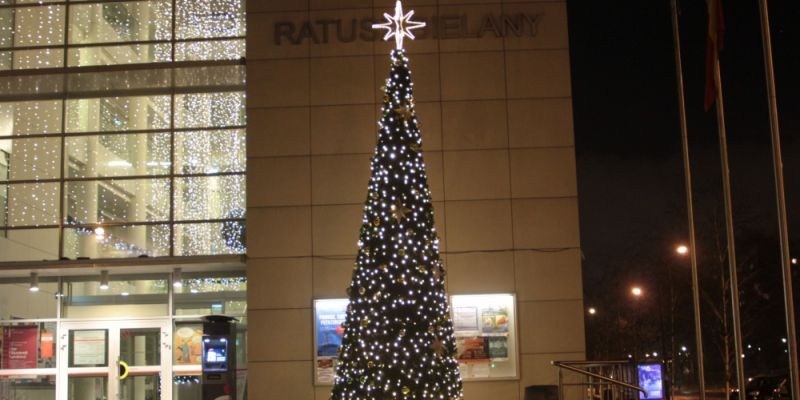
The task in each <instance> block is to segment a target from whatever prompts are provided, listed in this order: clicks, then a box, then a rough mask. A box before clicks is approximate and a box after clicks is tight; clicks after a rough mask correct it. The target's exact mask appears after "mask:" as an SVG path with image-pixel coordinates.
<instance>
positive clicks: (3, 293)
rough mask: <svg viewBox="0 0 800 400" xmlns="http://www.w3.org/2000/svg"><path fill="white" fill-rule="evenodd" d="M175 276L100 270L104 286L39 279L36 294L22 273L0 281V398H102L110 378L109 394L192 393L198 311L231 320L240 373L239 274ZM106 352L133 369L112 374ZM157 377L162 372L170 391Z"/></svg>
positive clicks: (195, 392) (243, 320) (243, 296)
mask: <svg viewBox="0 0 800 400" xmlns="http://www.w3.org/2000/svg"><path fill="white" fill-rule="evenodd" d="M176 279H178V278H177V276H173V275H171V274H169V273H154V274H145V275H139V274H137V275H122V274H120V275H110V276H109V279H108V282H107V287H105V286H102V285H101V279H100V276H99V275H91V276H69V277H42V278H41V279H40V280H39V281H38V289H39V290H38V291H36V292H33V291H31V290H30V289H29V288H30V285H31V283H30V281H29V280H28V279H27V278H22V279H20V278H16V279H12V278H9V279H0V345H3V346H0V347H3V349H5V350H3V351H1V352H0V398H3V399H5V398H9V399H27V398H33V399H42V400H45V399H51V400H55V399H58V398H68V399H84V398H92V399H94V398H105V396H106V394H107V393H109V385H110V382H112V381H113V382H114V384H113V385H111V389H112V390H111V392H114V393H117V394H119V396H120V397H119V398H132V399H133V398H148V399H159V398H161V399H163V398H172V399H176V400H180V399H197V398H199V396H200V373H201V366H200V361H201V354H200V346H201V344H200V342H201V338H202V336H203V333H204V332H203V322H202V317H203V316H205V315H209V314H216V315H226V316H230V317H233V318H235V319H236V321H237V323H236V335H235V338H236V360H237V369H238V370H239V371H240V373H241V374H243V375H242V376H243V377H244V376H246V369H247V317H246V309H247V278H246V276H245V275H244V272H243V271H239V270H226V271H210V272H184V273H183V274H182V276H181V277H180V278H179V280H176ZM104 287H105V288H104ZM95 344H96V345H95ZM64 348H67V350H66V351H65V350H64ZM11 349H13V351H10V350H11ZM116 360H122V361H125V364H126V365H127V366H129V367H132V368H139V370H137V372H136V373H133V374H132V375H131V376H130V377H128V378H127V379H125V378H121V377H117V376H114V375H113V374H110V373H109V371H114V370H116V368H115V367H114V363H115V362H116ZM110 367H111V368H110ZM98 368H99V369H98ZM109 368H110V369H109ZM161 379H169V380H171V382H172V384H171V385H170V386H171V389H170V390H171V397H165V396H166V393H163V392H161V390H164V384H165V383H164V382H161ZM169 380H168V381H167V382H169ZM116 382H119V383H116ZM59 387H61V388H63V390H64V391H63V392H62V395H61V396H60V395H58V394H57V393H58V391H59V390H60V389H59ZM237 390H240V393H241V391H243V389H241V388H240V389H237Z"/></svg>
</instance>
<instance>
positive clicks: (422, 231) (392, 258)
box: [331, 1, 463, 400]
mask: <svg viewBox="0 0 800 400" xmlns="http://www.w3.org/2000/svg"><path fill="white" fill-rule="evenodd" d="M412 16H413V11H411V12H409V13H408V14H403V11H402V5H401V4H400V1H398V2H397V6H396V9H395V15H394V16H392V15H389V14H385V17H386V18H387V21H388V22H387V23H384V24H380V25H376V26H375V27H379V28H384V29H388V30H389V32H388V34H387V35H386V38H385V39H388V38H390V37H392V36H394V38H395V40H396V44H397V48H396V49H395V50H393V51H392V53H391V72H390V73H389V79H388V80H387V82H386V86H385V88H384V94H385V96H384V102H383V108H382V112H383V117H382V118H381V120H380V122H379V126H380V129H379V132H378V144H377V146H376V147H375V154H374V155H373V157H372V164H371V171H372V176H371V179H370V182H369V187H368V194H367V201H366V204H365V206H364V218H363V225H362V227H361V234H360V238H359V242H358V246H359V251H358V256H357V259H356V263H355V270H354V272H353V279H352V281H351V282H350V287H349V288H348V294H349V297H350V303H349V306H348V309H347V318H346V321H345V323H344V324H343V325H344V328H345V331H344V337H343V339H342V346H341V347H340V348H339V363H338V365H337V369H336V380H335V383H334V387H333V390H332V393H331V398H332V399H333V400H349V399H353V400H356V399H357V400H372V399H374V400H385V399H444V400H453V399H461V398H463V392H462V383H461V376H460V374H459V370H458V362H457V361H456V359H455V357H454V355H455V339H454V337H453V325H452V321H451V320H450V306H449V304H448V299H447V294H446V292H445V287H444V275H445V274H444V267H443V264H442V261H441V260H440V259H439V239H438V237H437V235H436V229H435V228H434V223H433V206H432V203H431V194H430V190H429V189H428V178H427V175H426V173H425V164H424V162H423V157H422V137H421V136H420V130H419V128H418V123H417V118H416V116H415V112H414V98H413V95H412V87H413V84H412V83H411V73H410V71H409V69H408V58H407V57H406V54H405V51H404V50H403V37H404V36H406V37H410V38H412V39H413V38H414V36H413V34H412V33H411V32H410V30H411V29H414V28H419V27H421V26H424V24H423V23H420V22H414V21H411V20H410V19H411V17H412Z"/></svg>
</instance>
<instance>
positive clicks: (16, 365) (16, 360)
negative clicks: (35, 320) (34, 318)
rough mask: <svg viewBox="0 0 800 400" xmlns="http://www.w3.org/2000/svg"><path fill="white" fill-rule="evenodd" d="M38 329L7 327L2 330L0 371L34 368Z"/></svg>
mask: <svg viewBox="0 0 800 400" xmlns="http://www.w3.org/2000/svg"><path fill="white" fill-rule="evenodd" d="M38 339H39V327H38V326H36V325H29V326H9V327H6V328H5V329H3V357H2V365H1V366H0V368H2V369H25V368H36V364H37V363H36V360H37V356H38V354H37V348H38V344H39V343H38V342H39V340H38Z"/></svg>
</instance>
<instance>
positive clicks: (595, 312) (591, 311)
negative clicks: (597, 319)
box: [586, 307, 597, 315]
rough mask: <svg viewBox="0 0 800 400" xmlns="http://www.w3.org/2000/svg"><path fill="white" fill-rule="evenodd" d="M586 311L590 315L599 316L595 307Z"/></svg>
mask: <svg viewBox="0 0 800 400" xmlns="http://www.w3.org/2000/svg"><path fill="white" fill-rule="evenodd" d="M586 311H587V312H588V313H589V315H595V314H597V309H596V308H594V307H589V309H588V310H586Z"/></svg>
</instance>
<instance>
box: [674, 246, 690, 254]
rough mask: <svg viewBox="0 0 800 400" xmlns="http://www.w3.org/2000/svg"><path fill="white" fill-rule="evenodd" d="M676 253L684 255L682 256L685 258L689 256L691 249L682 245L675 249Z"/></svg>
mask: <svg viewBox="0 0 800 400" xmlns="http://www.w3.org/2000/svg"><path fill="white" fill-rule="evenodd" d="M675 252H676V253H678V254H680V255H682V256H685V255H687V254H689V248H688V247H686V245H683V244H682V245H680V246H678V247H676V248H675Z"/></svg>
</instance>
